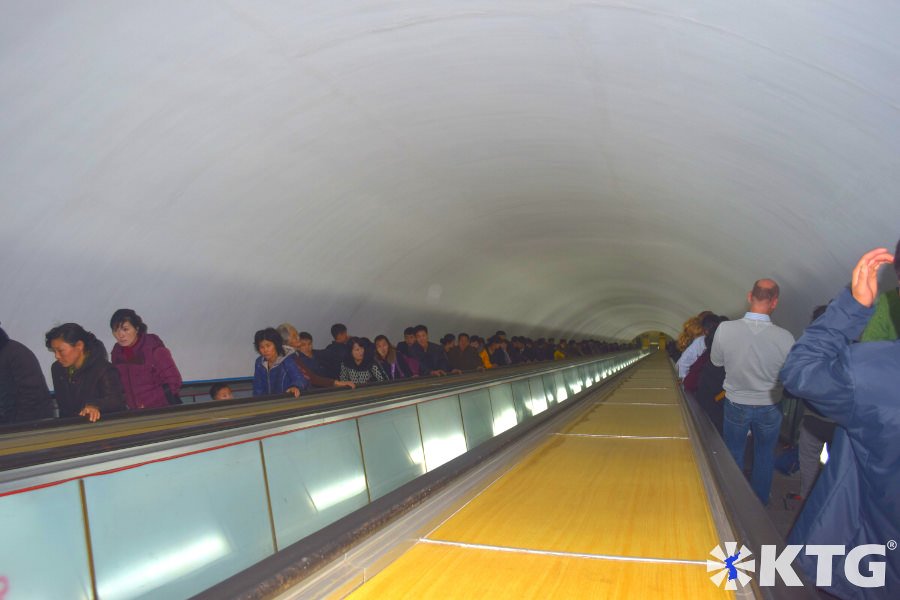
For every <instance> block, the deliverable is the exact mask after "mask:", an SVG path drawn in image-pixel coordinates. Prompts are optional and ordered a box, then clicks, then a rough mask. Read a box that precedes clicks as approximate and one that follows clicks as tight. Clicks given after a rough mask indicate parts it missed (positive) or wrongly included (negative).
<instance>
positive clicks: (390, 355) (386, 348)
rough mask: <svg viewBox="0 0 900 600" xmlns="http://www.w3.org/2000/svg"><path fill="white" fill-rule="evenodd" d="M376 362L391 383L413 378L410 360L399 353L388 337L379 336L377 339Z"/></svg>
mask: <svg viewBox="0 0 900 600" xmlns="http://www.w3.org/2000/svg"><path fill="white" fill-rule="evenodd" d="M375 361H376V362H378V364H379V365H380V366H381V369H382V370H383V371H384V374H385V375H387V378H388V379H390V380H391V381H394V380H395V379H406V378H408V377H412V376H413V372H412V369H410V368H409V362H408V359H407V358H406V357H405V356H404V355H403V354H402V353H400V352H397V349H396V348H394V346H392V345H391V340H389V339H388V338H387V336H386V335H379V336H378V337H376V338H375Z"/></svg>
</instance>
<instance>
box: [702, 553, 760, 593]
mask: <svg viewBox="0 0 900 600" xmlns="http://www.w3.org/2000/svg"><path fill="white" fill-rule="evenodd" d="M709 553H710V554H711V555H712V556H714V557H716V558H717V559H718V560H709V559H707V561H706V572H707V573H708V572H710V571H715V573H713V574H712V575H710V577H709V578H710V579H711V580H712V582H713V583H714V584H716V587H719V586H721V585H722V582H723V581H724V582H725V589H726V590H736V589H737V584H738V583H740V584H741V587H743V586H745V585H747V583H748V582H749V581H750V576H749V575H747V573H745V571H750V572H751V573H755V572H756V561H755V560H747V559H748V558H749V557H750V556H751V555H752V554H753V553H752V552H750V550H749V549H748V548H747V546H744V545H743V544H742V545H741V549H740V550H738V549H737V542H725V549H724V550H723V549H722V546H716V547H715V548H713V549H712V550H710V551H709Z"/></svg>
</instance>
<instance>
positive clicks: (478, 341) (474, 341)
mask: <svg viewBox="0 0 900 600" xmlns="http://www.w3.org/2000/svg"><path fill="white" fill-rule="evenodd" d="M469 343H470V344H472V347H473V348H475V349H476V350H481V346H482V344H481V338H480V337H478V336H477V335H473V336H472V337H471V338H469Z"/></svg>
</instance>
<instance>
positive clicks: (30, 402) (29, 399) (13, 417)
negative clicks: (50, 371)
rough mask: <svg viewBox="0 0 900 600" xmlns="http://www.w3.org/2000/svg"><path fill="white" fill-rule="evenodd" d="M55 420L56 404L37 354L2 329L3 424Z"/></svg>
mask: <svg viewBox="0 0 900 600" xmlns="http://www.w3.org/2000/svg"><path fill="white" fill-rule="evenodd" d="M51 417H53V401H52V400H51V399H50V390H48V389H47V382H46V381H45V380H44V374H43V373H42V372H41V365H40V364H39V363H38V359H37V357H36V356H35V355H34V352H32V351H31V350H29V349H28V348H26V347H25V346H24V345H22V344H20V343H19V342H17V341H15V340H11V339H9V337H8V336H7V335H6V332H5V331H3V330H2V329H0V424H3V425H5V424H8V423H21V422H23V421H35V420H37V419H49V418H51Z"/></svg>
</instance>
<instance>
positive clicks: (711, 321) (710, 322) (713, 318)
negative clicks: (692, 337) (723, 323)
mask: <svg viewBox="0 0 900 600" xmlns="http://www.w3.org/2000/svg"><path fill="white" fill-rule="evenodd" d="M700 326H701V327H703V330H704V331H709V330H710V328H713V329H715V328H716V327H718V326H719V315H716V314H713V313H709V314H708V315H706V316H705V317H703V319H702V320H701V321H700Z"/></svg>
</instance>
